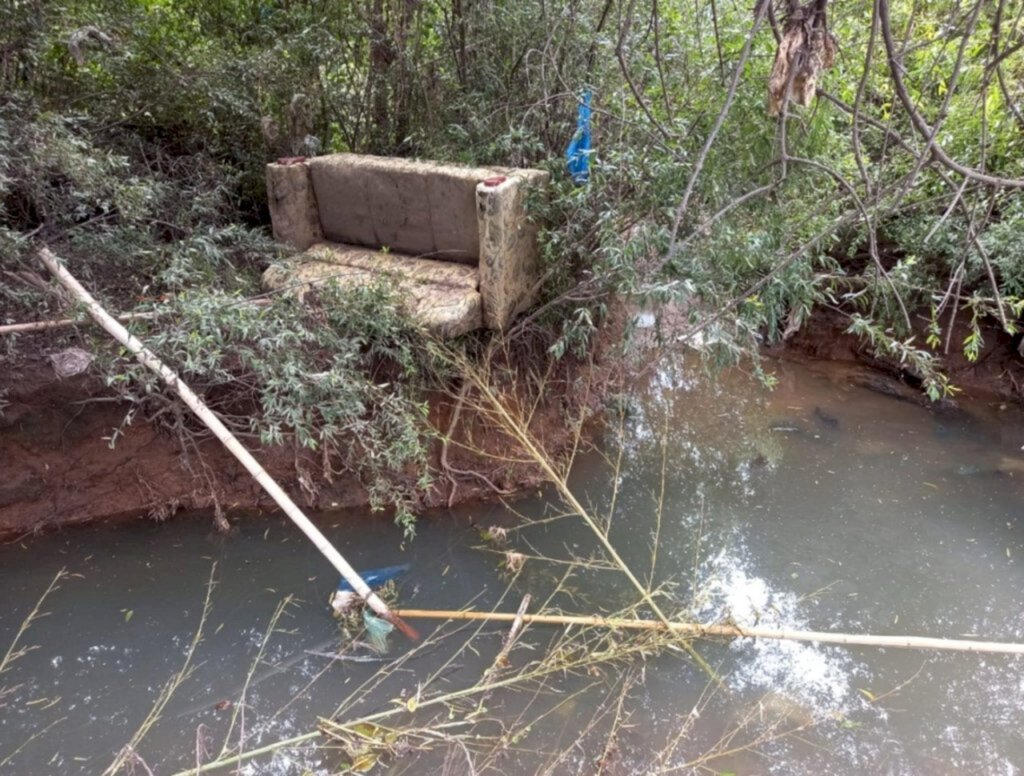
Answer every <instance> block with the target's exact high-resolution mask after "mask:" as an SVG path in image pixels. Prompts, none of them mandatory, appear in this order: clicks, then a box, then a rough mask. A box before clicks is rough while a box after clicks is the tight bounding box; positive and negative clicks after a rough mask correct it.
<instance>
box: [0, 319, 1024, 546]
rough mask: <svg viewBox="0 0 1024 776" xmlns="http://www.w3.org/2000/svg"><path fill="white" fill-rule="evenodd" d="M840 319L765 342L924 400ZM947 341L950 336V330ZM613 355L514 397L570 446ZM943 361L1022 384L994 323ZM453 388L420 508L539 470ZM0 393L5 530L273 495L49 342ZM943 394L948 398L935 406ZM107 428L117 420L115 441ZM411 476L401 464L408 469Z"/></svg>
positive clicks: (348, 500) (301, 463)
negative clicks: (132, 408)
mask: <svg viewBox="0 0 1024 776" xmlns="http://www.w3.org/2000/svg"><path fill="white" fill-rule="evenodd" d="M843 329H844V325H843V321H842V320H841V319H840V318H839V317H838V316H831V315H830V314H829V312H828V311H824V312H819V313H817V314H816V315H815V317H814V318H813V319H812V321H811V322H810V324H809V325H808V326H806V327H804V329H802V330H801V331H799V332H797V333H796V334H795V335H794V336H793V337H792V338H791V339H790V340H789V341H788V342H786V343H785V344H784V345H781V346H777V347H774V348H771V349H769V351H768V352H769V355H772V356H780V357H784V358H787V359H794V358H796V359H811V360H826V361H842V362H848V363H850V364H851V369H850V370H849V373H848V376H847V377H844V378H843V379H846V380H850V381H854V382H856V383H857V384H858V385H861V386H862V387H867V388H869V389H871V390H875V391H877V392H879V393H883V394H886V395H889V396H891V397H892V398H894V399H897V400H902V401H908V402H913V403H915V404H927V400H926V399H925V398H924V396H923V394H922V393H921V390H920V385H919V384H915V379H914V376H913V375H912V374H908V373H906V372H905V371H904V370H903V369H902V368H901V366H900V365H899V364H895V363H886V362H884V361H881V360H879V359H878V358H876V357H874V356H872V355H871V354H870V353H869V352H868V350H867V349H866V348H865V347H864V345H863V344H862V343H861V342H860V341H859V340H858V339H857V338H856V337H853V336H851V335H846V334H844V333H843ZM952 341H953V342H954V343H955V342H957V341H959V340H957V338H956V335H954V337H953V338H952ZM608 361H609V362H611V363H606V364H604V365H600V366H597V367H595V366H594V364H593V363H589V364H577V365H575V367H568V368H564V371H563V373H561V374H559V375H556V376H554V377H552V378H550V381H549V383H548V384H547V385H546V386H545V388H543V389H542V390H541V391H540V392H539V398H538V396H534V397H533V398H532V399H527V400H525V401H523V402H522V404H523V406H522V407H521V409H523V410H524V412H525V413H526V414H528V415H529V417H530V429H531V432H532V433H533V434H534V435H535V436H536V437H537V438H539V439H540V440H541V441H542V442H543V443H544V446H545V447H546V449H547V450H548V451H549V452H552V453H555V454H557V453H558V452H559V451H564V450H566V449H567V448H568V447H570V446H571V444H572V441H573V435H574V433H575V431H574V429H577V428H579V422H578V421H579V420H580V419H586V418H588V417H592V416H593V415H594V414H595V413H598V412H599V410H600V406H601V404H602V403H603V401H604V398H605V396H606V395H607V393H608V390H609V388H610V387H611V386H613V385H616V384H618V383H619V380H620V378H621V376H620V375H618V374H617V370H618V369H620V368H621V367H622V364H621V363H614V362H615V359H608ZM854 364H856V365H859V366H858V367H854V366H853V365H854ZM947 368H948V370H949V373H950V375H951V378H952V380H953V382H954V384H955V385H956V386H957V387H959V388H960V389H962V390H963V392H964V394H965V395H970V396H973V397H977V398H987V399H995V400H997V401H1002V402H1019V401H1020V400H1021V398H1022V395H1024V394H1022V390H1021V388H1022V386H1024V360H1022V358H1021V356H1020V353H1019V351H1018V342H1017V341H1015V339H1014V338H1011V337H1009V336H1007V335H1005V334H1002V333H1000V332H998V331H996V330H995V329H991V330H988V331H987V332H986V347H985V349H984V350H983V351H982V355H981V357H980V358H979V359H978V361H977V362H976V363H970V362H968V361H967V360H966V359H964V358H963V356H962V354H961V353H960V352H959V350H958V349H957V348H956V347H954V348H951V353H950V356H949V357H948V361H947ZM506 387H508V386H506ZM511 392H512V394H514V393H515V390H514V387H512V390H511ZM457 395H458V386H454V387H453V390H452V393H451V394H438V395H435V396H432V397H430V402H429V403H430V407H431V412H430V422H431V425H432V426H433V427H434V428H435V429H437V430H438V432H439V435H440V436H439V438H438V439H437V440H435V441H434V443H433V444H432V445H431V455H430V458H431V460H430V464H431V467H432V469H433V471H435V472H437V476H436V477H435V483H434V486H433V487H432V488H431V489H430V490H429V491H427V492H424V493H421V494H420V496H419V498H420V502H419V503H418V504H417V505H416V506H417V507H431V506H438V505H442V504H446V503H447V504H451V503H455V502H459V501H467V500H473V499H479V498H488V497H494V496H495V495H498V494H507V493H511V492H513V491H515V490H517V489H523V488H524V487H526V486H530V485H533V484H535V483H536V482H538V481H539V473H538V472H537V470H536V469H534V468H533V467H531V466H528V465H526V464H524V463H513V462H511V461H513V460H514V459H517V458H520V459H521V456H518V455H517V454H515V446H514V445H513V443H512V441H511V440H510V439H509V438H507V437H505V436H504V434H503V433H502V432H500V431H499V430H497V428H496V424H495V422H494V419H493V418H492V417H489V416H488V414H487V413H486V412H485V411H483V410H481V409H480V408H479V406H478V405H477V403H476V402H474V401H472V400H470V401H465V402H462V406H461V409H460V411H459V415H458V418H457V419H456V420H457V422H456V423H455V424H453V423H452V417H453V411H454V409H455V407H456V406H457V405H458V404H460V402H459V400H458V399H457V398H456V397H457ZM0 397H2V398H3V399H4V401H5V402H6V405H5V406H3V412H2V414H0V536H6V537H10V536H12V535H15V536H16V535H19V534H23V533H31V532H35V531H41V530H45V529H47V528H51V527H56V526H65V525H72V524H76V523H85V522H90V521H95V520H101V519H102V520H114V519H127V518H137V517H144V518H149V519H166V518H168V517H170V516H172V515H173V514H174V513H175V512H177V511H179V510H191V509H210V508H211V507H218V506H219V507H220V508H222V509H224V510H236V509H253V508H255V509H261V508H268V509H271V508H273V504H272V503H271V502H270V499H269V498H268V497H267V496H266V494H265V493H264V492H263V491H262V489H261V488H260V487H259V486H258V485H257V484H256V483H255V482H254V481H253V480H252V478H251V477H250V476H249V475H248V474H247V473H246V472H245V471H244V469H243V468H242V467H241V465H240V464H238V462H237V461H235V459H234V458H233V457H232V456H231V455H230V454H229V453H228V452H227V451H226V450H224V449H223V448H222V447H221V445H220V443H219V442H217V441H216V440H215V439H212V438H208V439H205V440H201V441H199V442H198V446H197V449H185V448H184V447H183V445H182V443H181V441H180V440H179V438H178V437H177V436H175V435H172V434H171V433H169V432H167V431H165V430H163V429H162V428H160V427H159V426H157V425H154V424H152V423H149V422H147V421H146V420H145V419H143V418H141V417H139V418H137V419H136V420H135V421H134V422H133V423H132V424H131V425H130V426H124V425H123V421H124V418H125V414H126V412H127V410H128V409H129V407H128V405H127V404H125V403H124V402H122V401H119V400H118V399H117V398H116V397H115V396H114V395H113V394H112V393H111V391H110V390H109V389H108V388H106V387H105V386H104V385H103V383H102V381H101V380H100V379H99V378H98V377H97V376H96V375H91V376H90V375H86V376H80V377H74V378H70V379H60V378H59V377H57V375H56V374H55V372H54V370H53V367H52V366H51V364H50V362H49V360H48V358H47V356H46V351H45V349H42V350H41V352H39V353H38V354H37V355H34V356H31V357H26V358H22V359H20V360H19V362H18V363H17V364H8V365H4V367H3V368H0ZM951 407H953V408H955V401H953V402H949V401H947V402H944V403H943V405H942V406H940V407H935V409H936V410H942V409H950V408H951ZM115 429H120V432H119V433H117V434H116V436H117V439H116V444H114V445H111V444H110V440H111V437H112V436H114V435H115ZM449 434H450V435H451V437H452V440H453V441H452V443H450V444H448V445H447V446H445V445H444V444H443V443H442V442H441V440H440V437H441V436H447V435H449ZM197 453H198V454H197ZM257 457H258V458H259V460H260V461H261V463H262V464H263V465H264V466H265V467H266V469H267V470H268V471H269V472H270V473H271V475H272V476H273V477H274V478H275V479H277V480H278V481H279V482H280V483H281V484H282V485H283V486H284V487H285V488H286V489H287V490H288V491H289V493H291V494H292V495H293V497H295V498H296V500H297V501H299V503H300V504H303V505H304V506H307V507H309V508H311V509H316V510H318V511H319V510H330V509H343V508H350V507H360V506H364V505H366V504H367V503H368V501H369V499H368V494H367V492H366V489H365V488H364V487H363V484H362V483H361V482H360V480H359V478H358V477H357V476H355V475H352V474H349V475H341V476H335V477H333V479H332V480H331V481H328V480H327V479H325V478H324V477H323V476H322V475H321V474H320V472H321V471H322V462H321V461H320V460H319V459H318V457H317V455H316V454H313V453H309V452H307V451H296V450H294V449H292V448H289V447H285V448H273V449H262V450H259V451H257ZM417 475H418V472H407V473H405V474H403V475H400V476H404V477H407V478H408V480H409V481H410V482H413V481H415V479H416V477H417Z"/></svg>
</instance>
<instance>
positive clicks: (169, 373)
mask: <svg viewBox="0 0 1024 776" xmlns="http://www.w3.org/2000/svg"><path fill="white" fill-rule="evenodd" d="M39 259H40V260H41V261H42V262H43V264H45V265H46V268H47V269H48V270H50V272H51V273H53V276H54V277H55V278H57V280H59V281H60V283H61V285H63V286H64V287H65V288H66V289H67V290H68V291H70V292H71V293H72V294H74V296H75V297H77V298H78V299H79V300H81V301H82V303H83V304H84V305H85V307H86V309H87V310H88V311H89V315H91V316H92V317H93V319H94V320H95V321H96V322H97V323H98V324H99V325H100V326H102V327H103V328H104V329H106V330H107V332H108V333H109V334H110V335H111V336H112V337H113V338H114V339H116V340H117V341H118V342H120V343H121V344H122V345H124V346H125V347H126V348H128V350H130V351H131V352H132V353H133V354H134V355H135V358H137V359H138V360H139V363H141V364H142V365H143V366H145V367H148V368H149V369H152V370H153V371H154V372H156V373H157V374H158V375H160V377H162V378H163V380H164V382H165V383H167V385H168V386H169V387H170V388H171V390H173V391H174V392H175V393H177V394H178V396H180V397H181V399H182V401H184V402H185V404H187V405H188V406H189V408H190V409H191V410H192V411H193V412H194V413H195V414H196V415H197V416H198V417H199V419H200V420H201V421H203V423H205V424H206V426H207V428H209V429H210V431H212V432H213V433H214V436H216V437H217V439H219V440H220V441H221V442H222V443H223V445H224V446H225V447H226V448H227V449H228V450H230V451H231V453H232V454H233V455H234V456H235V458H237V459H238V460H239V461H240V462H241V464H242V466H244V467H245V468H246V470H247V471H248V472H249V474H251V475H252V476H253V477H254V478H255V479H256V481H257V482H258V483H259V484H260V485H262V486H263V489H264V490H265V491H266V492H267V493H268V494H270V496H271V498H273V499H274V501H276V502H277V504H278V506H279V507H281V509H282V510H284V512H285V514H287V515H288V517H289V518H291V520H292V522H293V523H295V525H297V526H298V527H299V530H301V531H302V532H303V533H304V534H305V535H306V537H307V538H308V539H309V540H310V541H311V542H313V544H314V545H315V546H316V548H317V549H318V550H320V552H322V553H323V554H324V557H326V558H327V560H329V561H330V562H331V565H332V566H334V568H336V569H337V570H338V573H339V574H341V576H342V577H343V578H344V579H345V581H346V582H348V583H349V584H350V585H351V586H352V589H353V590H355V591H356V593H358V594H359V596H360V598H362V599H363V600H364V601H366V603H367V605H369V607H370V608H371V609H373V611H374V612H376V613H377V614H378V615H380V616H381V617H382V618H384V619H385V620H387V621H388V622H390V623H391V624H392V625H394V626H395V627H396V628H398V629H399V630H400V631H402V633H404V634H405V635H406V636H408V637H409V638H411V639H413V640H415V639H417V638H419V636H418V634H417V633H416V631H415V630H414V629H413V628H411V627H410V626H409V625H408V624H407V623H406V622H404V621H403V620H402V619H401V617H398V616H396V615H395V614H394V613H393V612H392V611H391V610H390V609H389V608H388V605H387V604H386V603H384V601H382V600H381V599H380V596H378V595H377V594H376V593H374V592H373V591H372V590H371V589H370V588H369V586H368V585H367V584H366V582H364V581H363V578H362V577H360V576H359V574H358V573H357V572H356V570H355V569H354V568H352V566H350V565H349V562H348V561H347V560H345V558H344V557H342V555H341V553H340V552H338V551H337V550H336V549H335V548H334V545H332V544H331V543H330V542H329V541H328V540H327V537H326V536H324V535H323V534H322V533H321V532H320V529H318V528H317V527H316V526H315V525H313V523H312V522H311V521H310V519H309V518H308V517H306V515H305V514H303V512H302V510H301V509H299V507H298V505H297V504H296V503H295V502H294V501H292V499H291V497H290V496H289V495H288V494H287V493H285V492H284V490H283V489H282V488H281V486H280V485H278V484H277V482H275V481H274V479H273V478H272V477H271V476H270V475H269V474H267V472H266V470H265V469H264V468H263V467H262V466H260V464H259V462H258V461H257V460H256V459H255V458H253V456H252V453H250V452H249V451H248V450H246V449H245V448H244V447H243V446H242V444H241V442H239V441H238V440H237V439H236V438H235V437H234V435H233V434H232V433H231V432H230V431H228V429H227V428H226V427H225V426H224V424H223V423H221V421H220V419H219V418H218V417H217V416H216V415H215V414H214V413H213V411H212V410H211V409H210V408H209V407H207V406H206V404H205V402H203V400H202V399H200V398H199V396H197V395H196V393H195V392H194V391H193V390H192V389H191V388H189V387H188V386H187V385H186V384H185V383H184V382H182V380H181V378H180V377H178V375H177V374H176V373H175V372H174V370H172V369H171V368H170V367H168V366H167V365H166V364H164V363H163V362H162V361H161V360H160V359H159V358H157V356H156V354H155V353H153V352H152V351H151V350H149V349H148V348H146V346H145V345H143V344H142V342H140V341H139V340H138V338H136V337H134V336H132V335H131V334H130V333H129V332H128V330H127V329H126V328H125V327H124V326H122V325H121V324H120V323H118V322H117V321H116V320H115V319H114V318H113V317H112V316H111V315H110V314H109V313H108V312H107V311H106V310H104V309H103V308H102V307H101V306H100V304H99V303H98V302H97V301H96V300H95V299H93V297H92V296H91V295H90V294H89V292H88V291H86V290H85V288H83V287H82V285H81V283H79V282H78V281H77V280H75V278H74V276H72V274H71V273H70V272H68V271H67V270H66V269H64V267H62V266H61V265H60V264H59V263H58V262H57V258H56V257H55V256H54V255H53V254H52V253H51V252H50V251H49V249H47V248H43V249H42V250H40V251H39Z"/></svg>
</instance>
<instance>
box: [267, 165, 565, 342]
mask: <svg viewBox="0 0 1024 776" xmlns="http://www.w3.org/2000/svg"><path fill="white" fill-rule="evenodd" d="M547 180H548V174H547V173H546V172H544V171H542V170H531V169H508V168H497V167H494V168H490V167H489V168H473V167H461V166H457V165H450V164H436V163H433V162H419V161H411V160H407V159H393V158H385V157H377V156H364V155H359V154H331V155H328V156H318V157H311V158H308V159H301V158H300V159H295V160H281V161H280V162H279V163H277V164H269V165H267V194H268V198H269V203H270V215H271V220H272V222H273V227H274V237H275V239H277V240H278V241H280V242H283V243H287V244H288V245H291V246H292V247H294V248H296V249H298V250H300V251H303V252H302V253H301V254H299V255H298V256H297V257H295V258H294V259H292V260H290V261H288V262H287V263H285V264H280V265H275V266H272V267H270V268H269V269H267V270H266V272H265V273H264V275H263V284H264V286H265V287H266V288H268V289H272V290H274V289H277V290H279V289H286V288H289V289H296V290H297V292H298V293H299V294H304V293H305V291H307V290H308V289H309V288H311V287H312V286H314V285H315V284H317V283H322V282H327V281H328V280H334V281H337V282H338V283H341V284H342V285H346V284H349V285H361V284H366V283H368V282H372V281H373V280H374V279H375V278H376V277H379V276H386V277H388V278H389V279H391V280H392V281H393V283H394V286H395V287H396V288H397V290H398V291H399V293H400V294H401V295H402V297H403V300H404V303H405V304H406V306H407V310H408V312H409V313H410V314H411V315H412V316H413V317H414V318H415V319H416V320H418V321H419V322H420V323H422V324H423V325H424V326H425V327H426V328H427V329H428V330H430V331H431V332H433V333H434V334H436V335H438V336H441V337H454V336H458V335H460V334H464V333H466V332H469V331H473V330H475V329H479V328H482V327H486V328H489V329H498V330H500V329H504V328H506V327H507V326H508V324H509V323H510V321H511V320H512V319H513V318H514V317H515V316H516V315H517V314H519V313H520V312H522V311H523V310H525V309H526V308H527V307H529V306H530V304H532V302H533V301H534V296H535V293H536V285H537V279H538V263H537V229H536V226H535V225H534V224H532V223H531V222H530V221H529V220H528V219H527V217H526V212H525V196H526V191H527V189H528V188H529V187H531V186H543V185H544V184H546V182H547Z"/></svg>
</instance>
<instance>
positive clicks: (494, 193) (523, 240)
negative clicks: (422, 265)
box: [476, 170, 550, 330]
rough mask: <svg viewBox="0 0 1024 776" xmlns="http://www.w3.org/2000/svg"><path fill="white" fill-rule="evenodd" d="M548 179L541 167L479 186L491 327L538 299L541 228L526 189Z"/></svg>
mask: <svg viewBox="0 0 1024 776" xmlns="http://www.w3.org/2000/svg"><path fill="white" fill-rule="evenodd" d="M549 177H550V176H549V175H548V173H546V172H544V171H542V170H519V171H516V172H515V173H514V174H512V175H510V176H509V177H507V178H505V179H504V180H501V181H497V180H490V181H484V182H483V183H480V184H478V185H477V187H476V201H477V224H478V226H479V229H480V296H481V297H482V299H483V310H484V315H483V317H484V326H486V327H487V328H489V329H498V330H502V329H505V328H506V327H507V326H508V324H509V323H510V322H511V321H512V319H513V318H514V317H515V316H516V315H518V314H519V313H521V312H522V311H523V310H525V309H527V308H528V307H529V306H530V305H532V304H533V302H534V297H535V296H536V294H535V291H534V286H535V285H536V283H537V279H538V275H539V264H538V260H537V259H538V257H537V226H536V225H535V224H533V223H532V222H530V220H529V219H528V218H527V215H526V189H527V188H528V187H529V186H533V185H543V184H545V183H547V181H548V179H549Z"/></svg>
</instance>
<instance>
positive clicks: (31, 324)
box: [0, 299, 268, 335]
mask: <svg viewBox="0 0 1024 776" xmlns="http://www.w3.org/2000/svg"><path fill="white" fill-rule="evenodd" d="M240 301H242V302H244V303H246V304H254V305H265V304H268V302H267V300H266V299H243V300H240ZM232 304H237V302H232ZM173 312H174V311H173V310H151V311H149V312H144V313H122V314H121V315H115V316H112V317H113V318H115V319H116V320H118V321H121V322H122V323H125V322H127V321H150V320H153V319H154V318H161V317H163V316H164V315H171V313H173ZM80 323H84V321H83V320H82V319H81V318H56V319H54V320H51V321H28V322H27V323H7V324H4V325H3V326H0V335H4V334H22V333H24V332H33V331H50V330H51V329H65V328H67V327H69V326H76V325H78V324H80Z"/></svg>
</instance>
